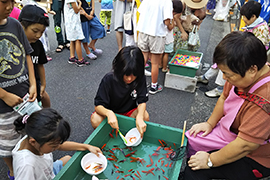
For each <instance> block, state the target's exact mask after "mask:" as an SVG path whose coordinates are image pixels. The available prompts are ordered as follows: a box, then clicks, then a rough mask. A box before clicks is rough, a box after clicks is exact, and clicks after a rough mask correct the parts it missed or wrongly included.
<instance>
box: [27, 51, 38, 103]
mask: <svg viewBox="0 0 270 180" xmlns="http://www.w3.org/2000/svg"><path fill="white" fill-rule="evenodd" d="M26 62H27V67H28V76H29V84H30V85H29V100H28V101H30V102H33V101H35V100H36V97H37V86H36V78H35V73H34V65H33V62H32V59H31V56H30V55H29V54H28V55H26Z"/></svg>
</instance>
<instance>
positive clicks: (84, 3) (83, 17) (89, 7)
mask: <svg viewBox="0 0 270 180" xmlns="http://www.w3.org/2000/svg"><path fill="white" fill-rule="evenodd" d="M92 1H94V0H92ZM81 2H82V8H83V9H84V11H85V12H86V13H87V14H90V12H91V11H92V6H91V5H90V6H89V4H88V3H87V2H86V0H81ZM94 16H95V14H94ZM86 21H89V20H88V19H87V18H86V17H85V16H84V15H81V22H86Z"/></svg>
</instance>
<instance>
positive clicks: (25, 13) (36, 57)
mask: <svg viewBox="0 0 270 180" xmlns="http://www.w3.org/2000/svg"><path fill="white" fill-rule="evenodd" d="M19 21H20V22H21V24H22V26H23V29H24V32H25V35H26V37H27V39H28V41H29V43H30V44H31V46H32V48H33V50H34V52H32V53H31V57H32V61H33V64H34V70H35V77H36V84H37V100H38V102H41V103H42V106H43V107H44V108H48V107H50V106H51V105H50V104H51V103H50V97H49V95H48V93H47V92H46V91H45V88H46V79H45V69H44V66H43V64H45V63H47V62H48V60H47V57H46V53H45V50H44V47H43V44H42V42H41V41H40V40H37V39H39V38H40V37H41V36H42V34H43V32H44V31H45V29H46V27H48V26H49V17H48V14H47V13H46V12H45V11H44V10H43V9H41V8H40V7H38V6H36V5H26V6H25V7H24V8H23V9H22V12H21V14H20V16H19Z"/></svg>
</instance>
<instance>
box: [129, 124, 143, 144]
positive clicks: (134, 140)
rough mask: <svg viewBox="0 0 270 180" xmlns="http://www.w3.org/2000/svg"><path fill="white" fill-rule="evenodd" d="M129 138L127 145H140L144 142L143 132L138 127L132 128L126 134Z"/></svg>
mask: <svg viewBox="0 0 270 180" xmlns="http://www.w3.org/2000/svg"><path fill="white" fill-rule="evenodd" d="M125 138H126V140H127V143H125V144H126V146H138V145H139V144H140V143H141V142H142V138H141V134H140V133H139V131H138V129H137V128H132V129H131V130H129V131H128V132H127V134H126V135H125Z"/></svg>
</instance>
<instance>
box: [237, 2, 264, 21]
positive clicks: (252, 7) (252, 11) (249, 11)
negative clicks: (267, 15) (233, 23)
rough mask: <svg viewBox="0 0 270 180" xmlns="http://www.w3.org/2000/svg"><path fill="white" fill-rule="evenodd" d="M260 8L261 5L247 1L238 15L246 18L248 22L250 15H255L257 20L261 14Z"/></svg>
mask: <svg viewBox="0 0 270 180" xmlns="http://www.w3.org/2000/svg"><path fill="white" fill-rule="evenodd" d="M261 8H262V7H261V4H260V3H258V2H257V1H249V2H247V3H245V4H244V5H243V6H242V7H241V9H240V14H241V16H243V15H244V16H246V18H247V19H248V20H250V18H251V17H252V15H255V16H256V17H257V18H258V17H259V16H260V13H261Z"/></svg>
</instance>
